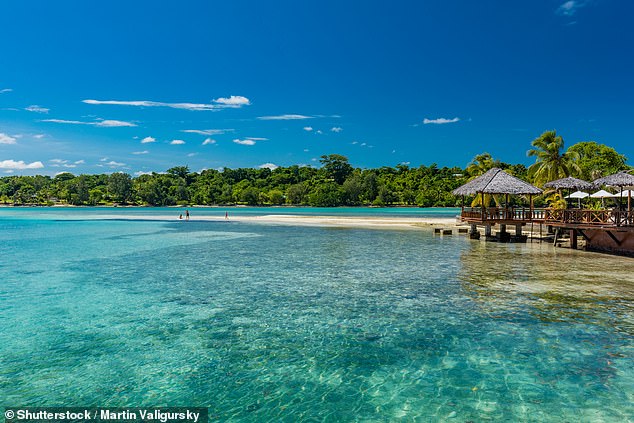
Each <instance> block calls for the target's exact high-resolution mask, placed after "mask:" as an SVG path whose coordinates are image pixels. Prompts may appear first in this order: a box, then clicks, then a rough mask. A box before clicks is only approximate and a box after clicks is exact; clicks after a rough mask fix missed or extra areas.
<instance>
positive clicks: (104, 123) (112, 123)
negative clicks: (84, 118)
mask: <svg viewBox="0 0 634 423" xmlns="http://www.w3.org/2000/svg"><path fill="white" fill-rule="evenodd" d="M94 125H95V126H105V127H107V128H113V127H117V126H136V125H135V124H134V123H132V122H124V121H121V120H102V121H101V122H97V123H95V124H94Z"/></svg>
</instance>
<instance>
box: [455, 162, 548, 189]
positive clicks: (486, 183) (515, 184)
mask: <svg viewBox="0 0 634 423" xmlns="http://www.w3.org/2000/svg"><path fill="white" fill-rule="evenodd" d="M452 192H453V194H454V195H472V194H478V193H484V194H513V195H521V194H534V195H537V194H541V193H542V190H541V189H539V188H537V187H534V186H533V185H531V184H529V183H528V182H524V181H522V180H521V179H518V178H516V177H515V176H511V175H509V174H508V173H506V172H505V171H503V170H502V169H499V168H497V167H494V168H493V169H491V170H489V171H487V172H486V173H485V174H483V175H480V176H478V177H477V178H475V179H473V180H471V181H469V182H467V183H466V184H464V185H463V186H461V187H459V188H456V189H455V190H453V191H452Z"/></svg>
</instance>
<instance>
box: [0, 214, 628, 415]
mask: <svg viewBox="0 0 634 423" xmlns="http://www.w3.org/2000/svg"><path fill="white" fill-rule="evenodd" d="M1 212H3V213H5V212H4V211H1ZM6 213H8V212H6ZM16 213H17V214H16ZM108 214H110V213H108ZM0 216H2V217H3V218H2V219H1V220H0V234H1V237H2V243H1V244H0V253H1V254H0V280H2V284H0V326H1V327H2V331H0V357H1V358H2V359H1V361H0V398H2V399H3V400H4V404H5V405H33V406H35V405H38V406H43V405H62V404H63V405H78V406H85V405H94V406H159V405H161V406H168V405H170V406H176V405H195V406H206V407H209V411H210V415H211V416H212V417H213V418H215V419H218V420H221V421H227V420H233V421H258V422H259V421H298V420H305V421H322V420H323V421H354V420H360V421H390V420H402V421H444V420H455V421H469V420H472V421H487V420H490V421H557V422H559V421H588V422H592V421H614V422H622V421H628V419H631V418H632V416H633V415H634V406H633V405H632V404H634V360H632V356H633V354H634V276H633V275H634V260H632V259H628V258H622V257H615V256H606V255H599V254H593V253H584V252H575V251H570V250H564V249H555V248H552V247H551V246H549V245H547V244H526V245H519V244H513V245H508V244H507V245H500V244H486V243H484V242H475V241H470V240H468V239H466V238H465V237H458V236H454V237H453V238H452V237H443V238H441V237H434V236H433V235H432V233H431V231H428V230H363V229H343V228H322V227H293V226H282V225H255V224H247V223H237V222H196V221H190V222H177V221H175V222H161V221H123V220H99V219H95V218H94V217H95V216H94V215H93V216H91V217H90V219H87V220H85V219H82V217H81V216H82V212H81V211H77V212H72V216H73V219H68V216H66V219H68V220H61V221H60V220H57V217H58V216H57V215H51V214H47V213H37V211H33V210H27V212H26V213H24V214H22V215H20V214H19V212H17V211H16V210H11V211H10V214H6V215H0Z"/></svg>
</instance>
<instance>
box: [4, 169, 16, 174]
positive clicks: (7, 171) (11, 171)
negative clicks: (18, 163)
mask: <svg viewBox="0 0 634 423" xmlns="http://www.w3.org/2000/svg"><path fill="white" fill-rule="evenodd" d="M3 172H4V173H14V172H15V170H13V169H9V170H3Z"/></svg>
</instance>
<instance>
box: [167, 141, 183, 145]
mask: <svg viewBox="0 0 634 423" xmlns="http://www.w3.org/2000/svg"><path fill="white" fill-rule="evenodd" d="M170 144H172V145H183V144H185V141H183V140H172V142H170Z"/></svg>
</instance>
